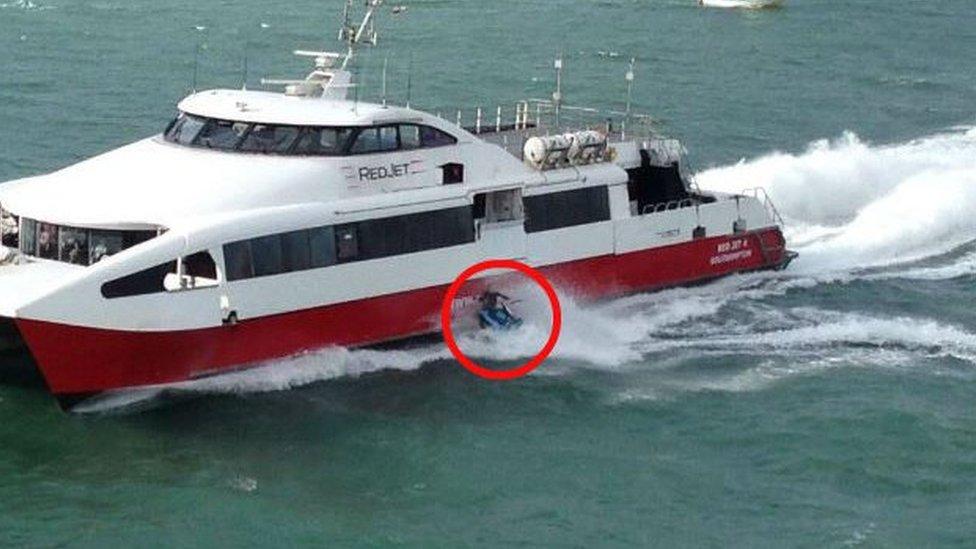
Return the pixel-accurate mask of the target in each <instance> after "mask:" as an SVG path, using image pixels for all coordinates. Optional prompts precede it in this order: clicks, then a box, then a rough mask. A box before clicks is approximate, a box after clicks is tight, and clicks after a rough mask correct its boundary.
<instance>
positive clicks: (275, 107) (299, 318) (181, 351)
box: [0, 0, 794, 406]
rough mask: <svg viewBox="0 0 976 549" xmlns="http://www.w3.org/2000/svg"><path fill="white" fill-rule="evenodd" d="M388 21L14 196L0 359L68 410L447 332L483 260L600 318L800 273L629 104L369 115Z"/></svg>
mask: <svg viewBox="0 0 976 549" xmlns="http://www.w3.org/2000/svg"><path fill="white" fill-rule="evenodd" d="M381 4H382V0H369V1H368V2H366V5H365V6H364V7H363V8H362V11H363V13H362V14H361V17H357V18H356V22H355V23H354V24H350V21H351V15H350V12H351V10H352V0H348V3H347V6H346V15H345V20H344V22H343V24H342V30H341V31H340V34H339V36H340V39H341V40H342V42H343V43H344V53H342V54H339V53H333V52H325V51H297V52H295V53H296V54H297V55H299V56H303V57H307V58H309V59H310V60H311V61H312V63H314V68H313V69H312V71H311V73H310V74H308V75H307V77H305V78H301V79H296V80H265V81H262V82H263V83H264V84H266V85H267V86H268V87H270V88H271V89H272V90H275V91H257V90H246V89H215V90H209V91H202V92H198V93H193V94H191V95H189V96H188V97H186V98H185V99H183V100H182V101H181V102H180V103H179V105H178V114H176V116H175V118H174V119H173V120H172V121H171V122H170V123H169V124H168V125H167V126H166V127H165V128H163V131H162V132H161V133H160V134H158V135H155V136H152V137H148V138H146V139H143V140H141V141H138V142H136V143H132V144H130V145H127V146H124V147H121V148H119V149H117V150H113V151H110V152H107V153H104V154H102V155H100V156H96V157H94V158H91V159H88V160H85V161H83V162H80V163H78V164H75V165H72V166H69V167H67V168H64V169H62V170H59V171H56V172H53V173H50V174H45V175H39V176H36V177H28V178H24V179H19V180H15V181H10V182H7V183H3V184H2V185H0V228H2V233H0V239H2V244H3V247H2V249H0V349H5V350H6V352H9V351H10V350H12V349H21V352H29V353H30V355H31V356H32V357H33V361H34V362H35V363H36V365H37V367H38V369H39V371H40V372H41V374H42V376H43V378H44V380H45V381H46V384H47V387H48V388H49V390H50V392H51V393H52V394H53V395H55V396H56V397H57V398H58V399H59V401H60V402H61V403H62V404H63V405H65V406H70V405H72V404H75V403H77V402H79V401H80V400H81V399H84V398H87V397H89V396H92V395H94V394H98V393H103V392H106V391H114V390H120V389H126V388H134V387H146V386H165V385H166V384H172V383H177V382H183V381H187V380H193V379H197V378H201V377H204V376H212V375H216V374H220V373H224V372H228V371H231V370H236V369H241V368H246V367H249V366H254V365H257V364H261V363H266V362H268V361H271V360H273V359H277V358H281V357H288V356H292V355H296V354H299V353H303V352H308V351H311V350H316V349H322V348H327V347H332V346H346V347H359V346H370V345H374V344H385V343H390V342H396V341H399V340H404V339H407V338H412V337H415V336H421V335H436V334H437V333H439V332H440V330H441V326H440V323H439V311H440V308H441V302H442V299H443V297H444V295H445V292H446V290H447V288H448V286H449V285H450V284H451V282H452V281H453V280H454V279H455V277H457V276H458V274H459V273H461V272H462V271H464V270H465V269H466V268H468V267H469V266H471V265H472V264H474V263H477V262H480V261H483V260H486V259H515V260H518V261H521V262H523V263H526V264H528V265H530V266H532V267H534V268H535V269H538V270H539V271H540V272H541V273H543V274H544V275H545V276H546V277H547V278H548V279H549V280H550V281H551V282H552V283H553V284H554V285H555V286H556V287H557V288H558V289H559V291H560V292H562V293H563V294H564V295H569V296H573V297H574V298H575V299H579V300H583V301H586V300H597V299H608V298H613V297H615V296H620V295H624V294H629V293H635V292H646V291H653V290H659V289H662V288H668V287H673V286H678V285H687V284H694V283H701V282H705V281H708V280H712V279H716V278H718V277H722V276H726V275H730V274H733V273H741V272H745V271H755V270H762V269H781V268H784V267H786V266H787V265H788V264H789V262H790V260H791V259H792V258H793V256H794V254H793V253H792V252H790V251H788V250H787V247H786V242H785V240H784V237H783V232H782V220H781V218H780V217H779V216H778V214H777V213H776V211H775V207H774V206H773V205H772V203H771V202H770V201H769V200H768V197H766V196H765V194H764V193H762V192H761V191H758V190H757V191H756V192H753V193H746V194H721V193H709V192H702V191H700V190H699V189H697V187H696V186H695V185H694V182H693V180H692V178H689V177H688V176H687V174H686V173H685V170H684V169H683V164H682V152H683V150H682V147H681V145H680V144H679V143H678V142H677V141H675V140H672V139H669V138H666V137H664V136H661V135H659V134H658V133H657V132H656V131H655V130H654V129H653V127H651V126H648V125H647V124H644V123H642V122H641V121H642V120H643V121H645V122H646V120H647V119H646V118H643V117H641V116H639V115H636V114H634V113H632V112H630V111H631V109H630V107H629V106H628V108H627V110H626V112H612V111H597V110H594V109H574V108H573V107H571V106H569V105H566V104H565V103H564V102H563V101H562V92H561V88H557V91H556V93H554V94H553V97H552V99H547V100H528V101H520V102H518V103H517V104H514V105H513V106H512V108H505V109H503V108H497V109H493V110H483V109H478V110H476V111H473V114H468V116H467V120H466V121H465V120H464V118H465V117H464V116H463V114H462V112H461V111H459V112H458V113H457V116H456V117H452V116H451V115H447V116H442V115H441V114H439V113H431V112H425V111H423V110H420V109H416V108H411V107H410V106H395V105H393V104H392V102H390V101H387V100H386V98H385V97H384V98H383V100H382V101H379V100H378V101H376V102H372V103H371V102H366V101H360V100H359V93H358V91H355V85H356V84H355V83H354V78H353V71H352V69H351V68H350V62H351V61H352V60H353V58H354V56H355V54H356V53H357V51H358V49H359V48H360V47H361V46H365V45H370V44H373V45H375V43H376V30H375V26H374V25H375V18H376V14H377V10H378V9H379V8H380V6H381ZM555 68H556V69H557V71H561V68H562V63H561V61H557V63H556V66H555ZM559 74H561V73H559ZM627 79H628V81H631V82H632V81H633V78H632V73H630V74H628V77H627ZM351 95H352V96H351ZM608 113H609V114H608ZM452 114H453V113H452ZM510 115H511V116H510ZM584 115H586V116H584ZM587 117H589V118H590V120H589V121H585V120H584V121H581V122H576V123H574V122H573V119H574V118H577V119H580V120H583V119H585V118H587ZM466 122H467V123H466ZM574 124H575V125H574ZM496 276H498V277H503V276H504V275H503V274H501V273H488V274H487V275H485V276H483V277H482V278H478V279H476V280H474V281H472V282H471V283H469V284H468V285H467V286H466V287H465V288H464V289H463V290H462V292H461V293H460V294H459V295H458V299H459V300H468V301H477V295H478V294H479V293H480V292H483V291H485V288H486V287H488V286H489V285H491V284H492V279H493V277H496ZM499 280H501V278H499Z"/></svg>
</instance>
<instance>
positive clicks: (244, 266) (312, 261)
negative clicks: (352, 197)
mask: <svg viewBox="0 0 976 549" xmlns="http://www.w3.org/2000/svg"><path fill="white" fill-rule="evenodd" d="M471 242H474V222H473V220H472V218H471V208H470V207H468V206H464V207H459V208H451V209H447V210H438V211H433V212H422V213H417V214H408V215H400V216H396V217H387V218H383V219H370V220H366V221H358V222H355V223H345V224H342V225H336V226H327V227H316V228H314V229H305V230H300V231H291V232H287V233H280V234H274V235H269V236H263V237H259V238H252V239H249V240H241V241H238V242H232V243H230V244H225V245H224V261H225V264H226V266H227V280H228V281H234V280H244V279H248V278H257V277H262V276H271V275H276V274H282V273H290V272H296V271H304V270H308V269H318V268H322V267H328V266H331V265H335V264H337V263H350V262H354V261H366V260H369V259H379V258H382V257H391V256H396V255H404V254H410V253H416V252H422V251H426V250H434V249H438V248H447V247H450V246H458V245H461V244H469V243H471Z"/></svg>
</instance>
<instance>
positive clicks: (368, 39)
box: [261, 0, 384, 99]
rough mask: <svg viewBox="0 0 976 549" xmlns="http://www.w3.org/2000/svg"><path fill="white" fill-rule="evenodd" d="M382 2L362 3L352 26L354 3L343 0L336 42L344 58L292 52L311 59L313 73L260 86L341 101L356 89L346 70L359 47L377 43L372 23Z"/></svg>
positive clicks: (366, 1) (320, 52) (373, 23)
mask: <svg viewBox="0 0 976 549" xmlns="http://www.w3.org/2000/svg"><path fill="white" fill-rule="evenodd" d="M383 1H384V0H365V12H364V13H363V16H362V20H361V21H360V22H359V23H353V10H354V7H353V2H354V0H346V2H345V6H344V8H343V10H342V26H341V27H340V29H339V40H340V41H342V42H345V43H346V53H345V54H342V53H335V52H328V51H309V50H296V51H295V55H297V56H299V57H309V58H312V59H313V61H314V63H315V70H313V71H312V72H311V73H310V74H309V75H308V76H307V77H306V78H305V79H304V80H280V79H262V80H261V83H262V84H266V85H279V86H285V93H286V94H289V95H297V96H302V97H327V98H336V99H345V97H346V93H347V91H348V89H349V88H355V86H356V85H355V84H353V83H352V73H351V72H350V71H349V70H348V67H349V63H350V62H351V61H352V59H353V58H354V57H355V56H356V49H357V47H358V46H359V45H361V44H369V45H373V46H375V45H376V43H377V42H378V41H379V34H378V33H377V32H376V25H375V22H376V14H377V11H378V10H379V8H380V7H381V6H382V5H383Z"/></svg>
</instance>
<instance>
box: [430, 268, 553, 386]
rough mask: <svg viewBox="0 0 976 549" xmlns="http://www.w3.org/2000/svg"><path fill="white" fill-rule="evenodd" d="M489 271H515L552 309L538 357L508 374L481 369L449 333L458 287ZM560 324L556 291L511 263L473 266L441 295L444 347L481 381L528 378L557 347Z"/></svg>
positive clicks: (533, 273) (536, 274)
mask: <svg viewBox="0 0 976 549" xmlns="http://www.w3.org/2000/svg"><path fill="white" fill-rule="evenodd" d="M489 269H509V270H513V271H518V272H520V273H522V274H524V275H525V276H527V277H529V278H531V279H532V280H533V281H534V282H535V283H536V284H538V285H539V286H540V287H542V290H543V291H544V292H545V293H546V297H547V298H548V299H549V305H550V306H551V307H552V328H551V330H550V332H549V339H548V341H546V344H545V345H544V346H543V347H542V350H541V351H539V354H537V355H535V357H533V358H532V360H529V361H528V362H526V363H525V364H523V365H521V366H519V367H518V368H512V369H511V370H490V369H488V368H485V367H484V366H480V365H479V364H477V363H475V362H474V361H473V360H471V359H470V358H468V357H467V356H465V354H464V353H462V352H461V349H460V348H459V347H458V344H457V341H455V340H454V331H453V330H452V329H451V316H452V315H451V304H452V303H454V298H455V297H457V294H458V292H459V291H461V287H462V286H464V283H465V282H467V281H468V279H470V278H471V277H472V276H474V275H476V274H478V273H480V272H482V271H487V270H489ZM562 324H563V313H562V309H560V307H559V298H558V297H557V296H556V290H555V289H553V287H552V284H550V283H549V281H548V280H546V277H544V276H543V275H542V273H540V272H539V271H537V270H535V269H533V268H532V267H529V266H528V265H526V264H524V263H520V262H518V261H515V260H512V259H491V260H488V261H482V262H481V263H476V264H474V265H472V266H470V267H468V268H467V269H465V270H464V272H462V273H461V274H460V275H458V277H457V279H455V280H454V283H453V284H451V287H450V288H448V289H447V293H446V294H444V301H443V303H441V330H442V331H443V332H444V342H445V343H446V344H447V348H448V349H450V350H451V354H452V355H454V358H456V359H457V361H458V362H460V363H461V365H462V366H464V367H465V368H467V370H468V371H469V372H471V373H472V374H474V375H476V376H479V377H482V378H484V379H490V380H493V381H508V380H512V379H518V378H520V377H522V376H524V375H525V374H528V373H529V372H531V371H532V370H535V369H536V368H538V367H539V365H540V364H542V362H543V361H544V360H545V359H546V358H547V357H548V356H549V354H550V353H552V350H553V348H555V347H556V342H557V341H559V331H560V330H561V329H562Z"/></svg>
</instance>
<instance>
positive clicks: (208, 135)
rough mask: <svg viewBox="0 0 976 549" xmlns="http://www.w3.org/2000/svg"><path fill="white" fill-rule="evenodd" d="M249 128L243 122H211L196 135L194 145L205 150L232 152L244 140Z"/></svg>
mask: <svg viewBox="0 0 976 549" xmlns="http://www.w3.org/2000/svg"><path fill="white" fill-rule="evenodd" d="M250 127H251V126H250V125H249V124H245V123H244V122H230V121H227V120H211V121H209V122H207V125H206V126H204V128H203V130H202V131H201V132H200V134H199V135H197V138H196V141H195V143H196V144H198V145H199V146H201V147H204V148H207V149H217V150H222V151H228V150H234V149H235V148H237V146H238V145H239V144H240V143H241V141H242V140H243V139H244V135H245V134H246V133H247V131H248V129H250Z"/></svg>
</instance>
